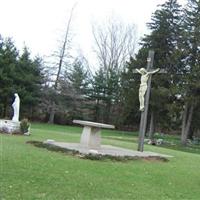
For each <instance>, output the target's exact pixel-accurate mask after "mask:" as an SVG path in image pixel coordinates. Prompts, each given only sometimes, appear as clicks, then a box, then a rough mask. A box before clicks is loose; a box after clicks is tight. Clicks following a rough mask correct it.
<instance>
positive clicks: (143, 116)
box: [135, 50, 165, 152]
mask: <svg viewBox="0 0 200 200" xmlns="http://www.w3.org/2000/svg"><path fill="white" fill-rule="evenodd" d="M153 60H154V51H153V50H150V51H149V55H148V58H147V72H151V71H152V70H151V69H152V67H153ZM135 72H136V71H135ZM163 72H164V73H165V71H163V70H160V72H159V73H163ZM151 78H152V76H151V75H149V78H148V82H147V91H146V94H145V98H144V110H142V111H141V119H140V130H139V140H138V151H141V152H143V149H144V137H145V132H146V127H147V116H148V108H149V98H150V91H151Z"/></svg>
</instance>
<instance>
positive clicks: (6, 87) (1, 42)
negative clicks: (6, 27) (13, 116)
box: [0, 37, 18, 118]
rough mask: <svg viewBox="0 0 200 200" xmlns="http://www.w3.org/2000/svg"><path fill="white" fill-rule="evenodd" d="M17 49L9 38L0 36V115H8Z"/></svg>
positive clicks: (12, 90) (12, 91)
mask: <svg viewBox="0 0 200 200" xmlns="http://www.w3.org/2000/svg"><path fill="white" fill-rule="evenodd" d="M17 57H18V51H17V49H16V47H15V45H14V42H13V41H12V39H11V38H6V39H3V38H2V37H1V38H0V86H1V87H0V102H1V103H0V107H1V108H0V109H1V111H0V112H1V117H4V118H7V117H9V115H10V110H11V109H10V108H9V105H10V104H11V103H12V95H13V94H14V92H15V91H14V89H13V85H14V79H15V70H16V65H17Z"/></svg>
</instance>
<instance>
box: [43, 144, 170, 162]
mask: <svg viewBox="0 0 200 200" xmlns="http://www.w3.org/2000/svg"><path fill="white" fill-rule="evenodd" d="M44 143H46V144H51V145H54V146H57V147H61V148H66V149H70V150H76V151H79V152H80V153H82V154H89V153H91V154H99V155H111V156H130V157H141V158H148V157H162V158H170V157H173V156H170V155H165V154H159V153H154V152H149V151H144V152H139V151H133V150H129V149H124V148H121V147H114V146H111V145H101V147H100V148H99V149H91V148H86V147H84V146H82V145H81V144H79V143H65V142H55V141H54V140H46V141H44Z"/></svg>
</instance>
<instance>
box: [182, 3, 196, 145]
mask: <svg viewBox="0 0 200 200" xmlns="http://www.w3.org/2000/svg"><path fill="white" fill-rule="evenodd" d="M183 28H184V32H183V41H184V42H183V49H184V55H185V57H184V60H183V66H184V69H185V71H184V73H183V75H182V78H183V85H182V87H181V90H182V98H183V100H184V111H183V119H182V135H181V142H182V144H186V142H187V138H188V136H189V135H191V134H190V133H191V131H192V129H193V128H195V129H199V128H200V127H198V126H197V124H195V123H194V122H193V123H192V119H193V114H195V116H196V118H198V114H197V112H198V109H196V108H197V107H199V105H200V104H199V99H200V95H199V94H200V83H199V76H200V46H199V44H200V36H199V32H200V2H199V1H198V0H188V4H187V7H186V9H185V10H184V23H183ZM191 124H193V127H191ZM191 128H192V129H191Z"/></svg>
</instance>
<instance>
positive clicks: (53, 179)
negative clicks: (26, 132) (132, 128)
mask: <svg viewBox="0 0 200 200" xmlns="http://www.w3.org/2000/svg"><path fill="white" fill-rule="evenodd" d="M80 134H81V128H78V127H70V126H56V125H47V124H33V125H32V135H31V136H29V137H25V136H12V135H3V134H0V199H1V200H12V199H13V200H15V199H17V200H18V199H19V200H36V199H44V200H46V199H47V200H64V199H83V200H85V199H86V200H89V199H138V200H142V199H159V200H167V199H200V151H199V152H196V153H189V152H183V151H180V150H176V149H166V148H161V147H155V146H150V145H146V146H145V150H148V151H154V152H159V153H164V154H169V155H173V156H174V157H173V158H170V161H169V162H160V161H155V162H152V161H151V162H150V161H142V160H140V161H139V160H136V161H128V162H117V161H110V160H108V161H92V160H84V159H80V158H77V157H73V156H69V155H65V154H62V153H58V152H51V151H48V150H46V149H43V148H36V147H34V146H32V145H30V144H26V141H28V140H38V141H43V140H45V139H54V140H57V141H66V142H79V139H80ZM102 135H103V144H111V145H116V146H120V147H125V148H129V149H134V150H136V148H137V144H136V139H137V138H136V134H132V135H131V134H128V133H126V132H119V131H103V134H102Z"/></svg>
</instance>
